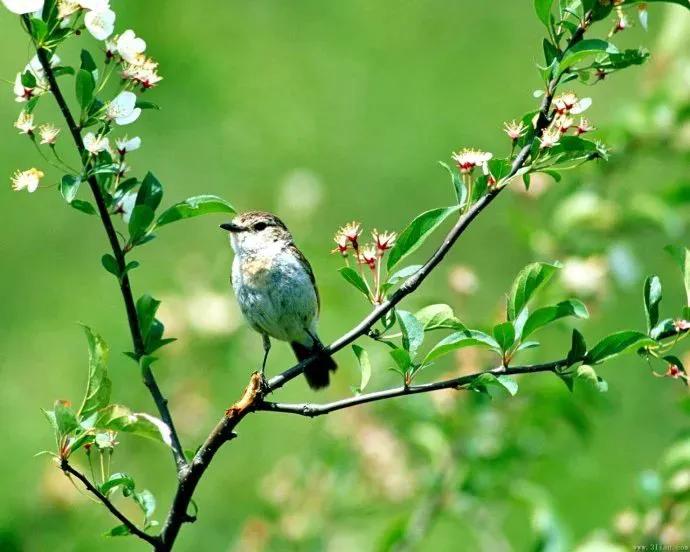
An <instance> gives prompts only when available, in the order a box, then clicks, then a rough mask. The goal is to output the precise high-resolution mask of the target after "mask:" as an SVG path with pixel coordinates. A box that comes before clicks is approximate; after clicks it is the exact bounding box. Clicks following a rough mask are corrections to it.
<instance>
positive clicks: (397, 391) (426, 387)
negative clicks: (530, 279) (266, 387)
mask: <svg viewBox="0 0 690 552" xmlns="http://www.w3.org/2000/svg"><path fill="white" fill-rule="evenodd" d="M566 364H567V360H566V359H561V360H556V361H553V362H548V363H545V364H532V365H527V366H514V367H512V368H504V367H502V366H499V367H498V368H494V369H493V370H489V371H488V372H477V373H475V374H469V375H466V376H460V377H457V378H452V379H447V380H443V381H437V382H433V383H423V384H420V385H410V386H407V387H405V386H401V387H394V388H392V389H385V390H383V391H373V392H371V393H365V394H363V395H357V396H354V397H348V398H346V399H342V400H339V401H334V402H330V403H326V404H310V403H303V404H284V403H275V402H268V401H263V402H261V403H260V404H258V405H257V406H256V410H265V411H267V412H283V413H287V414H298V415H300V416H307V417H309V418H315V417H316V416H323V415H324V414H329V413H330V412H335V411H336V410H342V409H343V408H350V407H353V406H358V405H361V404H366V403H370V402H376V401H382V400H386V399H393V398H396V397H404V396H407V395H417V394H419V393H430V392H432V391H440V390H441V389H463V388H466V387H467V386H469V385H471V384H472V383H473V382H474V381H475V380H476V379H477V378H479V377H480V376H482V375H483V374H487V373H489V374H494V375H496V376H500V375H517V374H536V373H538V372H553V371H555V370H556V369H557V368H560V367H562V366H565V365H566Z"/></svg>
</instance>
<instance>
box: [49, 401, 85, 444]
mask: <svg viewBox="0 0 690 552" xmlns="http://www.w3.org/2000/svg"><path fill="white" fill-rule="evenodd" d="M53 413H54V417H55V427H57V431H58V433H59V435H61V436H64V435H69V434H70V433H72V432H73V431H74V430H75V429H77V428H78V427H79V422H78V421H77V417H76V415H75V414H74V411H73V410H72V409H71V408H70V407H69V406H68V403H67V402H66V401H55V405H54V406H53Z"/></svg>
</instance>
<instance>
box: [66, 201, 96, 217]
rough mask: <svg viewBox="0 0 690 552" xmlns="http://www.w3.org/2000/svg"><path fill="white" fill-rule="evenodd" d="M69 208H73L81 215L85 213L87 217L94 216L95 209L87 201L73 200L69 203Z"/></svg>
mask: <svg viewBox="0 0 690 552" xmlns="http://www.w3.org/2000/svg"><path fill="white" fill-rule="evenodd" d="M69 204H70V206H72V207H74V208H75V209H76V210H77V211H81V212H82V213H86V214H87V215H95V214H96V208H95V207H94V206H93V205H92V204H91V203H90V202H88V201H84V200H81V199H73V200H72V201H70V203H69Z"/></svg>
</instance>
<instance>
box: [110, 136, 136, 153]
mask: <svg viewBox="0 0 690 552" xmlns="http://www.w3.org/2000/svg"><path fill="white" fill-rule="evenodd" d="M140 147H141V138H139V137H138V136H135V137H134V138H128V137H127V136H124V137H122V138H118V139H117V140H115V148H116V149H117V153H119V154H120V155H125V154H126V153H129V152H130V151H135V150H138V149H139V148H140Z"/></svg>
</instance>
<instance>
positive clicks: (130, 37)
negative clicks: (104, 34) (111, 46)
mask: <svg viewBox="0 0 690 552" xmlns="http://www.w3.org/2000/svg"><path fill="white" fill-rule="evenodd" d="M115 48H116V49H117V53H118V54H120V56H121V57H122V59H124V60H125V61H126V62H127V63H131V64H132V65H141V64H143V63H144V61H145V60H146V58H145V57H144V56H143V53H144V50H146V42H144V40H143V39H141V38H139V37H137V36H136V35H135V34H134V31H133V30H132V29H127V30H126V31H125V32H124V33H122V34H121V35H120V36H118V37H117V38H116V39H115Z"/></svg>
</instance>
